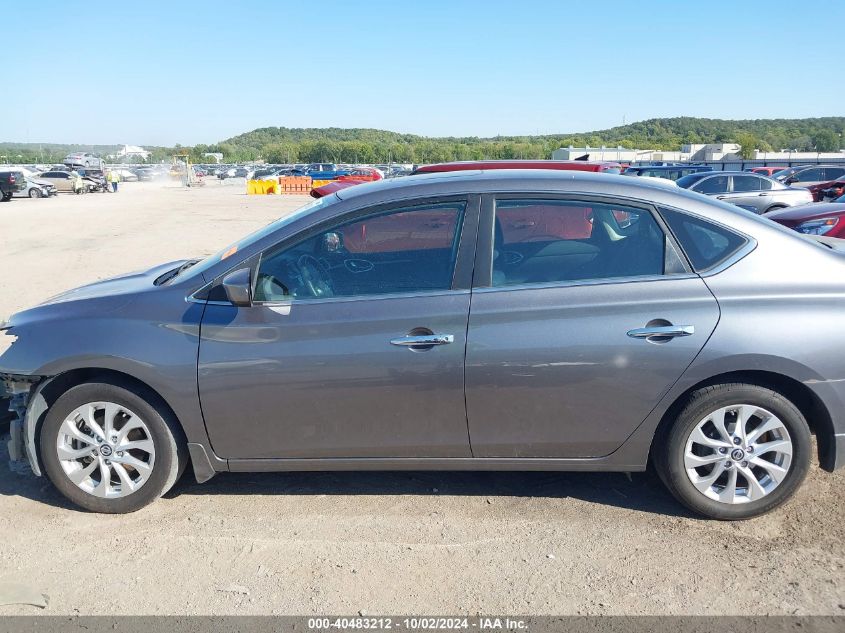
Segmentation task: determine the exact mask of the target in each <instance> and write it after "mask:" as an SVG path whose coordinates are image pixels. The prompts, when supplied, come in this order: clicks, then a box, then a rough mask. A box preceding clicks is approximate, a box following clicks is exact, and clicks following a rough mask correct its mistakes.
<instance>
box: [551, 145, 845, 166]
mask: <svg viewBox="0 0 845 633" xmlns="http://www.w3.org/2000/svg"><path fill="white" fill-rule="evenodd" d="M739 151H740V146H739V144H738V143H694V144H689V145H683V146H682V147H681V151H680V152H677V151H674V150H662V149H625V148H624V147H572V146H571V145H570V146H569V147H561V148H560V149H556V150H555V151H553V152H552V160H576V159H581V160H597V161H610V162H621V163H635V162H655V163H656V162H665V163H677V162H692V163H699V162H701V163H703V162H718V161H740V160H742V157H741V156H740V155H739ZM748 160H758V161H784V162H788V163H793V164H794V163H795V162H796V161H799V162H800V161H809V162H812V163H818V162H822V161H825V160H835V161H837V162H839V161H842V160H845V150H840V151H838V152H821V153H816V152H799V151H797V150H795V151H793V150H788V149H784V150H780V151H779V152H763V151H760V150H755V152H754V158H751V159H748Z"/></svg>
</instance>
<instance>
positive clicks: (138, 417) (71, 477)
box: [40, 382, 187, 514]
mask: <svg viewBox="0 0 845 633" xmlns="http://www.w3.org/2000/svg"><path fill="white" fill-rule="evenodd" d="M154 402H155V398H154V397H152V396H151V395H150V394H147V393H145V392H144V391H143V390H138V389H135V388H133V389H132V390H131V391H130V390H129V389H127V388H126V387H124V386H120V385H118V384H111V383H107V382H91V383H85V384H82V385H79V386H76V387H73V388H71V389H70V390H68V391H67V392H66V393H64V394H63V395H62V396H60V397H59V398H58V399H57V400H56V402H55V403H53V405H52V406H51V407H50V409H49V410H48V411H47V415H46V417H45V420H44V424H43V427H42V429H41V437H40V455H41V459H42V462H43V464H44V470H45V471H46V473H47V476H48V477H49V478H50V480H51V481H52V482H53V485H55V486H56V488H57V489H58V490H59V492H61V493H62V494H63V495H64V496H65V497H67V498H68V499H69V500H70V501H72V502H73V503H75V504H76V505H79V506H81V507H83V508H85V509H86V510H91V511H93V512H102V513H109V514H120V513H126V512H134V511H135V510H138V509H140V508H142V507H144V506H146V505H148V504H149V503H151V502H152V501H154V500H155V499H158V498H159V497H160V496H161V495H163V494H164V493H165V492H167V491H168V490H169V489H170V488H171V487H172V486H173V484H174V483H176V480H177V479H178V478H179V475H180V474H181V472H182V470H183V469H184V467H185V464H186V463H187V451H186V448H185V442H184V439H183V436H182V432H181V429H180V428H179V427H178V425H177V424H176V423H175V421H173V420H170V419H169V415H168V414H167V413H166V412H164V411H162V407H160V406H154V404H153V403H154Z"/></svg>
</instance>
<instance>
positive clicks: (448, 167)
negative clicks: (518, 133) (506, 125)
mask: <svg viewBox="0 0 845 633" xmlns="http://www.w3.org/2000/svg"><path fill="white" fill-rule="evenodd" d="M474 169H562V170H564V171H593V172H602V173H606V174H621V173H622V165H620V164H619V163H609V162H603V161H592V160H468V161H461V162H454V163H437V164H435V165H422V166H421V167H417V168H416V169H415V170H414V171H413V172H412V173H411V175H412V176H413V175H415V174H434V173H439V172H444V171H465V170H467V171H468V170H474Z"/></svg>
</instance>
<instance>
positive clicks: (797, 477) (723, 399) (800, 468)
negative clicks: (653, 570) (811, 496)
mask: <svg viewBox="0 0 845 633" xmlns="http://www.w3.org/2000/svg"><path fill="white" fill-rule="evenodd" d="M735 404H751V405H755V406H758V407H762V408H764V409H766V410H767V411H769V412H771V413H773V414H774V415H775V416H777V417H778V418H779V419H780V421H781V422H782V423H783V425H784V427H785V428H786V429H787V431H788V432H789V436H790V439H791V440H792V451H793V453H792V462H791V464H790V465H789V469H788V471H787V474H786V475H785V477H784V478H783V480H782V481H781V483H780V484H779V485H778V486H777V487H776V488H774V489H773V490H772V491H771V492H769V493H768V494H767V495H766V496H764V497H762V498H760V499H757V500H753V501H747V502H745V503H738V504H729V503H725V502H721V501H718V500H715V499H711V498H709V497H707V496H705V495H704V494H703V493H702V492H700V491H699V490H698V489H697V488H696V487H695V486H694V485H693V483H692V482H691V481H690V478H689V477H688V476H687V473H686V469H685V467H684V452H685V450H686V444H687V440H688V439H689V436H690V434H691V433H692V431H693V430H694V429H695V427H696V426H697V425H698V423H699V422H700V421H701V420H703V419H704V418H706V417H707V416H708V415H709V414H710V413H712V412H713V411H715V410H717V409H720V408H722V407H726V406H731V405H735ZM655 439H656V444H655V452H654V465H655V467H656V470H657V473H658V474H659V475H660V478H661V479H662V480H663V483H664V484H665V485H666V487H667V488H668V489H669V491H670V492H671V493H672V494H673V495H674V496H675V498H676V499H677V500H678V501H680V502H681V503H682V504H684V505H685V506H686V507H687V508H689V509H690V510H692V511H694V512H696V513H698V514H701V515H704V516H706V517H709V518H711V519H718V520H742V519H750V518H752V517H755V516H759V515H761V514H765V513H766V512H770V511H771V510H773V509H775V508H776V507H778V506H779V505H781V504H783V503H785V502H786V501H787V500H788V499H789V497H791V496H792V494H793V493H794V492H795V491H796V490H797V489H798V488H799V486H800V485H801V483H802V482H803V481H804V478H805V477H806V476H807V471H808V470H809V468H810V454H811V451H812V448H811V438H810V429H809V427H808V426H807V421H806V420H805V419H804V416H803V415H802V414H801V412H800V411H799V410H798V408H797V407H796V406H795V405H794V404H793V403H792V402H791V401H789V400H788V399H787V398H785V397H784V396H783V395H781V394H780V393H778V392H776V391H774V390H772V389H770V388H767V387H764V386H760V385H754V384H746V383H728V384H720V385H713V386H710V387H705V388H703V389H700V390H698V391H696V392H694V393H693V394H692V395H691V396H690V398H689V400H688V401H687V402H686V404H685V405H684V406H683V407H682V408H681V410H680V412H679V413H678V415H677V417H676V418H675V420H674V421H671V420H667V424H666V425H665V426H664V428H663V429H662V430H661V432H660V433H659V434H658V437H657V438H655Z"/></svg>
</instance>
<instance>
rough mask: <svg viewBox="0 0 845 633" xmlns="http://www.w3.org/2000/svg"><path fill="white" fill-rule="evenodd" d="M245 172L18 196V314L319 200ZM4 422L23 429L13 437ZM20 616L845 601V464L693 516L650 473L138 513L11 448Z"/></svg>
mask: <svg viewBox="0 0 845 633" xmlns="http://www.w3.org/2000/svg"><path fill="white" fill-rule="evenodd" d="M243 192H244V189H243V182H242V181H240V182H225V183H219V182H216V181H215V182H209V183H208V185H207V186H205V187H203V188H197V189H192V190H183V189H180V188H176V187H163V186H158V185H155V184H149V183H132V184H125V185H122V186H121V191H120V193H118V194H117V195H112V194H89V195H85V196H72V195H60V196H59V197H58V198H57V199H51V200H17V199H16V200H13V201H12V202H10V203H8V204H0V314H9V313H11V312H14V311H15V310H18V309H20V308H23V307H26V306H28V305H31V304H34V303H36V302H38V301H40V300H43V299H45V298H47V297H49V296H50V295H53V294H55V293H57V292H59V291H61V290H64V289H67V288H70V287H73V286H75V285H79V284H82V283H84V282H88V281H91V280H94V279H97V278H102V277H107V276H110V275H112V274H117V273H120V272H125V271H129V270H135V269H140V268H143V267H145V266H151V265H153V264H156V263H159V262H162V261H166V260H172V259H179V258H183V257H190V256H197V255H202V254H206V253H211V252H213V251H215V250H217V249H219V248H221V247H222V246H224V245H225V244H227V243H229V242H231V241H234V240H235V239H237V238H239V237H241V236H243V235H244V234H246V233H247V232H249V231H251V230H253V229H255V228H258V227H259V226H261V225H263V224H265V223H267V222H268V221H270V220H271V219H274V218H276V217H279V216H281V215H283V214H285V213H287V212H289V211H291V210H293V209H294V208H296V207H298V206H300V205H301V204H303V203H305V202H306V201H307V198H304V197H281V196H266V197H258V196H246V195H244V193H243ZM3 439H4V440H5V438H3ZM0 450H1V451H2V452H0V464H2V466H0V533H2V535H3V536H2V539H0V604H2V602H3V599H4V596H6V595H8V593H9V591H10V590H11V589H15V590H17V591H19V592H20V591H27V590H28V591H30V592H34V593H35V594H39V593H44V594H46V595H47V596H49V605H48V606H47V608H46V609H43V610H39V609H37V608H35V607H31V606H22V605H12V606H0V616H2V615H10V614H32V613H45V614H83V615H87V614H106V615H124V614H312V613H345V614H356V613H359V612H360V613H363V614H366V615H372V614H435V613H441V614H442V613H463V614H476V613H485V614H490V613H515V614H524V615H531V614H706V615H710V614H734V615H750V614H758V615H759V614H802V615H807V614H828V615H843V614H845V568H844V567H843V565H845V554H844V553H843V551H845V550H843V541H845V503H844V502H845V473H843V472H841V471H840V472H838V473H835V474H833V475H830V474H827V473H823V472H821V471H819V470H817V469H816V470H813V471H811V475H810V477H809V478H808V480H807V482H806V483H805V485H804V487H803V488H802V489H801V490H800V491H799V493H798V494H797V496H796V498H795V499H794V500H793V501H792V502H791V503H790V504H789V505H787V506H786V507H785V508H782V509H780V510H778V511H776V512H775V513H773V514H771V515H769V516H766V517H762V518H759V519H755V520H752V521H747V522H743V523H719V522H713V521H704V520H700V519H697V518H694V517H691V516H690V515H688V514H687V513H686V512H685V511H684V510H683V509H682V508H681V507H680V506H679V505H678V504H677V503H675V502H674V501H673V499H672V498H671V497H669V495H668V494H667V493H666V492H664V490H663V488H662V487H661V486H660V484H659V482H658V480H657V479H656V477H654V476H653V475H651V474H648V473H644V474H634V475H632V477H631V478H628V477H627V476H626V475H624V474H568V473H533V474H524V473H482V474H474V473H397V474H392V473H328V474H314V473H295V474H270V475H250V474H221V475H218V476H217V477H215V478H214V479H212V480H211V481H210V482H208V483H206V484H203V485H197V484H196V483H194V482H193V481H192V480H191V478H190V477H189V476H188V477H185V478H183V480H182V481H181V482H180V483H179V484H177V486H176V488H175V489H174V490H173V491H172V492H171V493H169V494H168V495H167V497H166V498H164V499H161V500H159V501H158V502H156V503H155V504H154V505H152V506H150V507H148V508H146V509H144V510H142V511H140V512H137V513H135V514H132V515H128V516H99V515H95V514H89V513H85V512H80V511H77V510H76V509H74V508H72V507H69V506H68V505H67V504H66V503H65V502H64V501H63V500H62V498H61V497H60V496H59V495H58V493H56V492H55V491H54V490H53V488H52V487H51V485H50V484H49V483H48V482H47V481H46V480H44V479H38V478H35V477H33V476H32V475H31V474H27V473H25V472H21V471H19V470H14V469H11V468H7V467H6V466H5V463H6V461H7V454H6V452H5V441H3V442H2V449H0Z"/></svg>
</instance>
